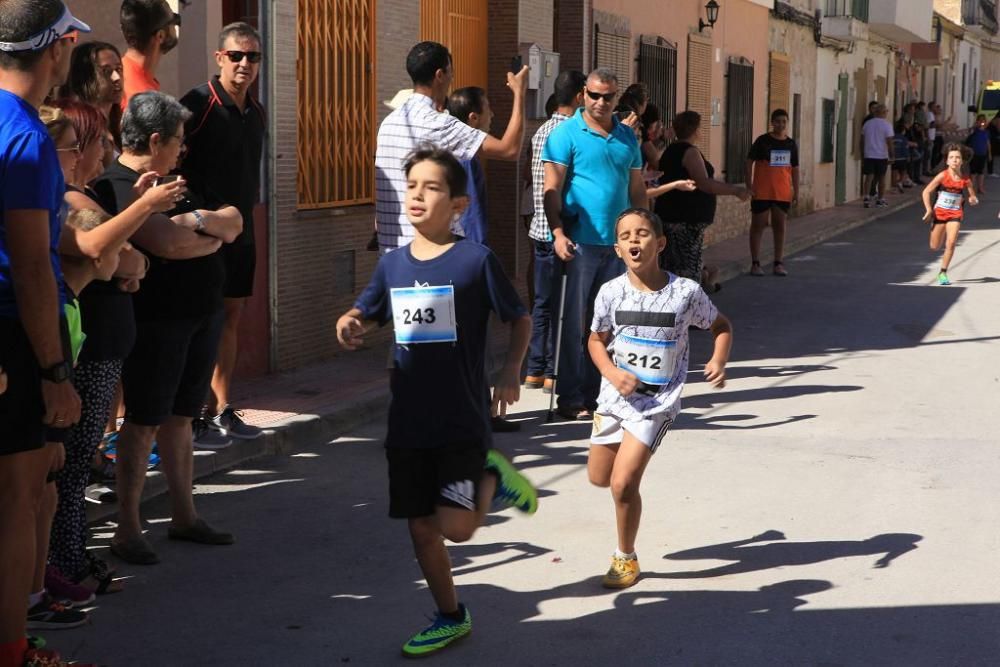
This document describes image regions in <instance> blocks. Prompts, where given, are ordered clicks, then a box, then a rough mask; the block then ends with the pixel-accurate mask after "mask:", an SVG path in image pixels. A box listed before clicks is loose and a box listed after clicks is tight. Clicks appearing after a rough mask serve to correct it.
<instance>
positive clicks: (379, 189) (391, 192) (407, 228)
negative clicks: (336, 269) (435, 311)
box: [375, 93, 486, 254]
mask: <svg viewBox="0 0 1000 667" xmlns="http://www.w3.org/2000/svg"><path fill="white" fill-rule="evenodd" d="M485 139H486V133H485V132H483V131H481V130H477V129H475V128H473V127H469V126H468V125H466V124H465V123H463V122H462V121H460V120H458V119H457V118H455V117H454V116H451V115H449V114H448V113H446V112H442V111H438V110H437V108H435V106H434V100H432V99H431V98H429V97H427V96H426V95H421V94H420V93H414V94H413V95H412V96H410V98H409V99H408V100H406V102H405V103H404V104H403V105H402V106H401V107H399V108H398V109H396V110H395V111H393V112H392V113H390V114H389V115H388V116H386V118H385V120H383V121H382V124H381V125H380V126H379V128H378V138H377V140H376V144H375V222H376V223H377V225H378V245H379V252H380V253H382V254H385V253H387V252H390V251H392V250H395V249H396V248H402V247H403V246H405V245H406V244H408V243H409V242H410V241H412V240H413V225H411V224H410V221H409V220H407V219H406V206H405V202H406V175H405V174H404V173H403V164H404V163H405V162H406V158H407V156H408V155H409V154H410V153H412V152H413V151H414V149H416V148H417V147H418V146H420V145H421V144H425V143H431V144H434V145H435V146H437V147H438V148H443V149H445V150H447V151H450V152H451V153H452V154H454V156H455V157H456V158H457V159H458V161H459V162H463V161H467V160H471V159H472V158H473V157H475V155H476V153H478V152H479V149H480V147H481V146H482V145H483V141H485ZM452 231H454V232H455V233H457V234H460V235H461V234H462V229H461V225H460V224H459V223H458V222H457V221H456V222H455V223H454V224H453V230H452Z"/></svg>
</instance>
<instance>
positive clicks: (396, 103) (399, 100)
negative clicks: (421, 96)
mask: <svg viewBox="0 0 1000 667" xmlns="http://www.w3.org/2000/svg"><path fill="white" fill-rule="evenodd" d="M412 95H413V89H412V88H404V89H402V90H401V91H399V92H398V93H396V96H395V97H393V98H392V99H391V100H388V101H386V100H383V101H382V104H384V105H386V106H387V107H389V108H390V109H398V108H399V107H401V106H403V103H404V102H406V100H408V99H410V97H411V96H412Z"/></svg>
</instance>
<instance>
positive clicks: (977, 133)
mask: <svg viewBox="0 0 1000 667" xmlns="http://www.w3.org/2000/svg"><path fill="white" fill-rule="evenodd" d="M965 143H966V144H967V145H968V146H971V147H972V152H973V153H975V154H976V155H986V154H988V153H989V152H990V133H989V132H987V131H986V130H984V129H981V128H978V127H977V128H976V129H974V130H973V131H972V133H971V134H970V135H969V138H968V139H967V140H966V141H965Z"/></svg>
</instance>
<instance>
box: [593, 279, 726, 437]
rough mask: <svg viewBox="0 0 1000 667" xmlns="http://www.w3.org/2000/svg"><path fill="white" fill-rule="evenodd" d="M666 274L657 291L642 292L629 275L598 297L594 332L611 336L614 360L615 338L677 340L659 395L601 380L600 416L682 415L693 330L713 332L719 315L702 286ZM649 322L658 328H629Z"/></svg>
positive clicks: (608, 284)
mask: <svg viewBox="0 0 1000 667" xmlns="http://www.w3.org/2000/svg"><path fill="white" fill-rule="evenodd" d="M667 275H668V282H667V284H666V286H664V287H663V289H661V290H658V291H656V292H643V291H640V290H637V289H636V288H635V287H633V286H632V283H630V282H629V279H628V274H625V275H623V276H619V277H618V278H615V279H614V280H610V281H608V282H606V283H605V284H604V285H602V286H601V289H600V291H599V292H598V293H597V301H596V302H595V303H594V321H593V323H592V324H591V327H590V328H591V330H592V331H595V332H597V333H602V332H605V331H610V332H611V334H612V338H611V342H610V344H609V345H608V353H609V354H610V355H611V357H612V358H614V349H615V340H616V339H617V337H618V336H620V335H623V334H624V335H626V336H639V337H642V338H652V339H657V340H667V341H676V342H677V347H676V356H675V366H674V372H673V375H672V379H671V381H670V382H669V384H665V385H662V386H661V387H660V390H659V391H658V392H657V393H656V395H655V396H647V395H644V394H640V393H632V394H631V395H630V396H628V397H625V396H622V395H621V394H620V393H618V390H617V389H615V387H614V385H612V384H611V383H610V382H609V381H608V379H607V378H604V377H602V378H601V393H600V395H599V396H598V398H597V403H598V407H597V410H598V412H603V413H606V414H613V415H615V416H616V417H618V418H619V419H621V420H623V421H639V420H642V419H644V418H647V417H651V416H652V415H658V414H666V415H667V416H668V417H670V418H671V419H673V418H675V417H676V416H677V414H678V413H679V412H680V411H681V391H682V390H683V389H684V381H685V378H686V377H687V371H688V327H690V326H693V327H696V328H698V329H707V328H709V327H710V326H711V325H712V322H714V321H715V318H716V317H718V315H719V311H718V309H717V308H716V307H715V305H714V304H713V303H712V301H711V300H710V299H709V298H708V295H707V294H705V292H704V291H703V290H702V289H701V286H700V285H699V284H698V283H697V282H695V281H693V280H689V279H687V278H680V277H678V276H675V275H674V274H672V273H670V274H667ZM650 315H652V317H650ZM644 321H645V322H649V323H653V322H655V325H654V326H645V325H642V324H630V323H632V322H644ZM664 325H671V326H664Z"/></svg>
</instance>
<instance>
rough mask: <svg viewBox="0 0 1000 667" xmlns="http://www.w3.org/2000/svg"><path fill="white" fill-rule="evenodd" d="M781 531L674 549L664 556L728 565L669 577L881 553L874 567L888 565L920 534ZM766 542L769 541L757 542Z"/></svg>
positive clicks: (698, 576) (911, 547) (715, 574)
mask: <svg viewBox="0 0 1000 667" xmlns="http://www.w3.org/2000/svg"><path fill="white" fill-rule="evenodd" d="M784 539H785V535H784V533H781V532H779V531H777V530H769V531H767V532H765V533H761V534H760V535H755V536H753V537H750V538H747V539H745V540H737V541H735V542H725V543H723V544H713V545H710V546H705V547H697V548H694V549H686V550H684V551H676V552H674V553H669V554H667V555H666V556H664V558H665V559H669V560H729V561H734V562H732V563H730V564H728V565H722V566H719V567H713V568H710V569H708V570H697V571H694V572H670V573H667V574H665V575H663V576H664V577H666V578H668V579H701V578H707V577H724V576H727V575H733V574H744V573H746V572H757V571H760V570H770V569H772V568H776V567H785V566H789V565H812V564H814V563H821V562H823V561H827V560H833V559H835V558H851V557H856V556H876V555H881V558H879V559H878V560H877V561H875V565H874V567H876V568H885V567H889V564H890V563H892V561H894V560H895V559H897V558H899V557H900V556H902V555H903V554H905V553H907V552H909V551H913V550H914V549H916V548H917V542H919V541H920V540H922V539H923V536H921V535H914V534H911V533H885V534H883V535H876V536H874V537H870V538H868V539H867V540H826V541H822V542H785V541H782V540H784ZM759 542H768V544H758V543H759Z"/></svg>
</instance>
